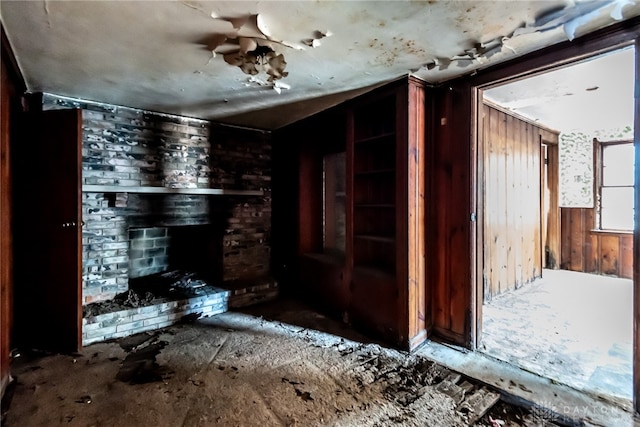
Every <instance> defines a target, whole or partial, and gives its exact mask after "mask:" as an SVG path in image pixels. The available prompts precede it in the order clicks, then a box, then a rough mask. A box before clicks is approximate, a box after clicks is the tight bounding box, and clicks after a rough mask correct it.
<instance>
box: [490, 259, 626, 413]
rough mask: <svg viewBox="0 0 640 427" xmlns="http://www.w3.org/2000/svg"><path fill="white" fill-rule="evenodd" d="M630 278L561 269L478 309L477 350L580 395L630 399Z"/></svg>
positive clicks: (619, 399)
mask: <svg viewBox="0 0 640 427" xmlns="http://www.w3.org/2000/svg"><path fill="white" fill-rule="evenodd" d="M632 296H633V294H632V281H631V280H628V279H619V278H612V277H605V276H599V275H593V274H585V273H578V272H573V271H565V270H544V271H543V274H542V279H539V280H537V281H535V282H534V283H531V284H528V285H525V286H523V287H522V288H520V289H518V290H516V291H513V292H508V293H505V294H503V295H499V296H498V297H496V298H494V299H493V300H492V301H490V302H489V303H487V304H485V305H484V307H483V337H482V344H481V351H483V352H485V353H486V354H488V355H490V356H492V357H495V358H498V359H500V360H504V361H506V362H509V363H511V364H513V365H516V366H519V367H521V368H523V369H526V370H528V371H531V372H534V373H537V374H539V375H541V376H543V377H546V378H551V379H553V380H555V381H557V382H560V383H563V384H567V385H569V386H571V387H574V388H576V389H578V390H582V391H585V392H588V393H593V394H596V395H600V396H603V397H606V398H608V399H613V400H616V401H619V402H620V403H621V404H623V405H625V404H626V403H628V402H629V401H630V400H631V398H632V355H633V340H632V338H633V337H632V332H633V317H632V308H633V307H632V302H633V299H632Z"/></svg>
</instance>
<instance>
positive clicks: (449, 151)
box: [426, 82, 475, 346]
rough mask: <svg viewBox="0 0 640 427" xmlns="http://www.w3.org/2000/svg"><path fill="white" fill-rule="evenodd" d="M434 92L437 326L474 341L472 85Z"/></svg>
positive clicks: (431, 207)
mask: <svg viewBox="0 0 640 427" xmlns="http://www.w3.org/2000/svg"><path fill="white" fill-rule="evenodd" d="M434 94H435V98H436V99H435V111H436V113H435V114H437V115H436V116H435V122H434V134H433V137H432V138H431V139H432V141H433V143H432V144H429V145H428V146H427V147H426V150H427V157H428V159H429V160H428V161H427V162H428V163H427V169H428V170H429V172H428V173H429V174H430V177H429V178H430V179H431V182H430V189H429V194H430V197H429V199H428V207H427V209H428V225H427V230H428V232H427V253H428V255H427V280H426V283H427V287H428V288H429V287H430V288H431V292H432V300H431V304H432V312H433V329H434V331H435V332H436V333H437V334H438V335H440V336H441V337H443V338H445V339H447V340H449V341H452V342H454V343H456V344H460V345H464V346H470V345H471V340H472V337H471V318H470V315H471V310H470V306H471V301H472V288H471V286H470V283H473V282H474V281H473V279H472V276H473V270H474V269H475V263H473V262H472V256H473V255H472V254H473V249H472V245H471V235H472V226H473V223H472V222H471V221H470V215H471V213H472V212H473V211H474V209H473V207H472V206H473V203H472V197H473V196H472V193H471V188H472V176H473V170H472V169H471V168H470V164H471V158H472V144H471V141H470V137H469V129H471V120H472V111H471V98H470V96H471V87H470V86H469V85H467V84H466V83H465V82H459V84H456V85H454V86H452V87H451V88H450V89H449V88H444V87H443V88H440V89H438V90H437V91H434ZM427 140H429V138H427Z"/></svg>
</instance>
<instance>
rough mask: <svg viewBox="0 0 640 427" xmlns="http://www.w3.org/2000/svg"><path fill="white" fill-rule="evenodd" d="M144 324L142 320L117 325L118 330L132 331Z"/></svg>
mask: <svg viewBox="0 0 640 427" xmlns="http://www.w3.org/2000/svg"><path fill="white" fill-rule="evenodd" d="M142 325H143V323H142V322H131V323H121V324H120V325H118V326H117V327H116V332H123V331H130V330H132V329H136V328H139V327H141V326H142Z"/></svg>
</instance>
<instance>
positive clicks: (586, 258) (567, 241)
mask: <svg viewBox="0 0 640 427" xmlns="http://www.w3.org/2000/svg"><path fill="white" fill-rule="evenodd" d="M561 216H562V218H561V221H562V230H565V229H566V232H563V233H562V259H561V264H560V267H561V268H562V269H564V270H571V271H582V272H584V273H595V274H607V275H611V276H616V277H623V278H626V279H631V278H632V277H633V235H632V234H631V233H615V232H608V231H606V232H603V231H594V227H595V219H594V214H593V209H589V208H562V209H561Z"/></svg>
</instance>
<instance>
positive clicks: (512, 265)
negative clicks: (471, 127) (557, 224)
mask: <svg viewBox="0 0 640 427" xmlns="http://www.w3.org/2000/svg"><path fill="white" fill-rule="evenodd" d="M480 122H481V123H482V126H483V129H482V131H481V135H482V137H483V139H482V141H481V143H483V144H484V147H483V152H484V153H485V159H484V163H485V167H484V169H483V170H484V176H483V181H484V189H485V192H484V198H483V200H482V202H483V204H484V232H483V236H484V248H483V254H484V257H483V263H484V270H483V271H484V273H483V276H484V283H485V288H484V292H483V294H484V298H485V300H489V299H490V298H492V297H493V296H495V295H498V294H500V293H502V292H506V291H509V290H512V289H515V288H517V287H519V286H521V285H522V284H524V283H527V282H530V281H532V280H533V279H535V278H536V277H539V276H540V274H541V272H542V262H543V257H542V254H543V251H544V250H543V247H544V245H545V243H546V240H547V233H546V232H545V233H544V236H543V224H542V218H543V217H542V214H543V213H542V206H543V200H542V194H541V183H542V182H544V183H546V185H552V184H549V180H548V179H546V178H545V179H541V171H543V170H545V169H546V168H543V167H542V166H543V165H542V156H541V144H540V141H541V139H542V136H543V135H544V136H545V137H546V138H547V139H546V141H548V142H550V143H552V144H557V140H558V135H557V134H556V133H553V132H551V131H548V130H546V129H544V128H542V127H540V126H537V125H533V124H531V123H529V122H527V121H525V120H523V119H521V118H519V117H516V116H514V115H513V114H510V113H508V112H506V111H503V110H501V109H499V108H497V107H495V106H492V105H488V104H486V103H485V104H484V105H483V110H482V117H481V121H480ZM549 191H550V193H553V194H554V195H556V194H557V187H556V188H551V187H549ZM549 198H551V195H550V196H549ZM556 208H557V205H556ZM549 209H551V207H549ZM547 211H548V209H545V213H546V212H547ZM545 222H548V216H547V215H546V214H545ZM558 240H559V239H558Z"/></svg>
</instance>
